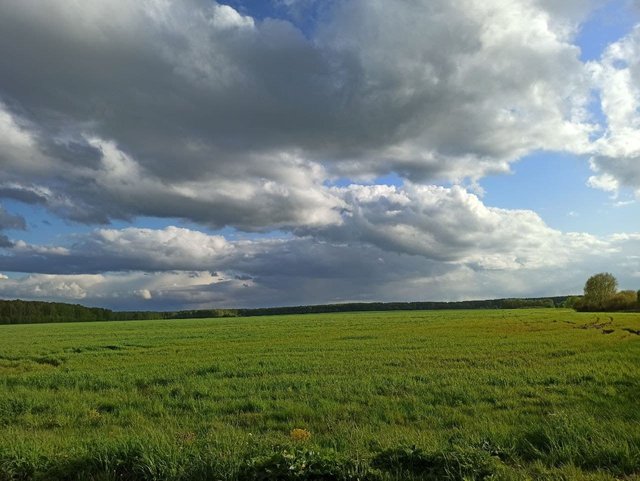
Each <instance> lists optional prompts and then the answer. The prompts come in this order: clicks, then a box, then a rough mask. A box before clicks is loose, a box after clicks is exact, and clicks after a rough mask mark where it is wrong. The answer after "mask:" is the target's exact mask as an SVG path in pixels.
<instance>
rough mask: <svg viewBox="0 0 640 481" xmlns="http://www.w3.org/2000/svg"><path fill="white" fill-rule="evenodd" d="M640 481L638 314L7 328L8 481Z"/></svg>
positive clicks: (1, 446)
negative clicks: (556, 480)
mask: <svg viewBox="0 0 640 481" xmlns="http://www.w3.org/2000/svg"><path fill="white" fill-rule="evenodd" d="M272 479H273V480H275V479H283V480H286V479H316V480H322V479H335V480H343V479H344V480H349V479H351V480H357V479H360V480H376V481H377V480H383V481H384V480H389V481H391V480H398V481H399V480H436V479H444V480H481V479H487V480H489V479H491V480H527V479H533V480H538V479H549V480H555V479H567V480H570V479H578V480H582V479H585V480H613V479H625V480H640V314H637V313H636V314H632V313H628V314H625V313H614V314H603V313H576V312H573V311H572V310H565V309H529V310H482V311H481V310H476V311H474V310H469V311H396V312H384V313H378V312H366V313H357V312H350V313H331V314H312V315H289V316H273V317H252V318H219V319H198V320H193V319H189V320H162V321H130V322H103V323H101V322H94V323H62V324H38V325H11V326H0V481H9V480H11V481H17V480H43V481H44V480H47V481H56V480H83V481H84V480H94V481H107V480H114V481H115V480H131V481H136V480H166V481H178V480H180V481H186V480H202V481H204V480H272Z"/></svg>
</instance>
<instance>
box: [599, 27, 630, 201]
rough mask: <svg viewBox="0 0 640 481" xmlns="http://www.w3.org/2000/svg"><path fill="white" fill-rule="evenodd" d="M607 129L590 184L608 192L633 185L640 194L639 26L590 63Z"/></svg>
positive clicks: (601, 139) (600, 140) (600, 144)
mask: <svg viewBox="0 0 640 481" xmlns="http://www.w3.org/2000/svg"><path fill="white" fill-rule="evenodd" d="M591 68H592V70H593V74H594V78H595V81H596V83H597V85H598V86H599V88H600V92H601V93H600V95H601V97H602V112H603V114H604V115H605V116H606V118H607V129H606V131H605V132H604V135H603V136H602V137H601V138H599V139H598V140H597V141H596V147H595V148H596V153H595V155H594V156H593V158H592V159H591V168H592V170H593V171H594V173H595V175H593V176H592V177H591V178H590V179H589V181H588V182H589V185H591V186H592V187H595V188H598V189H602V190H605V191H609V192H614V193H615V192H617V191H618V190H619V189H621V188H622V187H627V188H631V189H633V190H634V191H635V193H636V196H637V197H640V26H636V27H635V28H634V29H633V31H632V32H631V33H630V34H629V35H628V36H626V37H625V38H623V39H621V40H620V41H618V42H615V43H613V44H611V45H609V47H608V48H607V49H606V51H605V52H604V54H603V56H602V59H601V61H600V62H594V63H592V64H591Z"/></svg>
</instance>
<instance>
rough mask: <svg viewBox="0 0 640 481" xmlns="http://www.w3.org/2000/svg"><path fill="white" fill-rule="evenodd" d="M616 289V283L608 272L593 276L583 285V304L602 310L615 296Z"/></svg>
mask: <svg viewBox="0 0 640 481" xmlns="http://www.w3.org/2000/svg"><path fill="white" fill-rule="evenodd" d="M617 288H618V281H617V280H616V278H615V277H613V275H612V274H609V273H608V272H601V273H600V274H595V275H593V276H591V277H589V279H588V280H587V282H586V284H585V285H584V302H585V304H587V305H589V306H591V307H595V308H602V307H604V305H605V303H606V302H607V301H608V300H609V299H611V298H612V297H613V296H615V295H616V289H617Z"/></svg>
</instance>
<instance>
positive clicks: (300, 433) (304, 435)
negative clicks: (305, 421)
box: [289, 428, 311, 441]
mask: <svg viewBox="0 0 640 481" xmlns="http://www.w3.org/2000/svg"><path fill="white" fill-rule="evenodd" d="M289 436H291V439H293V440H294V441H308V440H309V439H310V438H311V433H310V432H309V431H307V430H306V429H300V428H295V429H292V430H291V432H290V433H289Z"/></svg>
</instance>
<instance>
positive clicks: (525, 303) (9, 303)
mask: <svg viewBox="0 0 640 481" xmlns="http://www.w3.org/2000/svg"><path fill="white" fill-rule="evenodd" d="M566 301H567V296H560V297H541V298H528V299H490V300H482V301H458V302H359V303H348V304H322V305H315V306H293V307H264V308H257V309H201V310H185V311H112V310H110V309H102V308H98V307H85V306H81V305H79V304H65V303H61V302H40V301H22V300H0V324H35V323H44V322H87V321H131V320H150V319H194V318H209V317H240V316H271V315H280V314H319V313H323V312H350V311H400V310H406V311H416V310H436V309H517V308H532V307H541V308H553V307H563V306H564V305H565V303H566Z"/></svg>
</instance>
